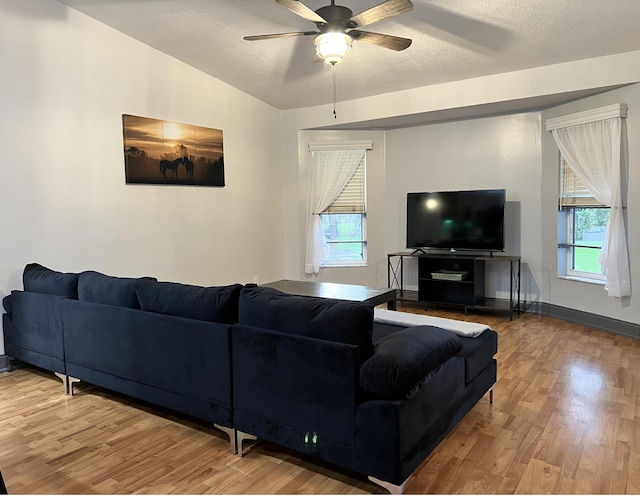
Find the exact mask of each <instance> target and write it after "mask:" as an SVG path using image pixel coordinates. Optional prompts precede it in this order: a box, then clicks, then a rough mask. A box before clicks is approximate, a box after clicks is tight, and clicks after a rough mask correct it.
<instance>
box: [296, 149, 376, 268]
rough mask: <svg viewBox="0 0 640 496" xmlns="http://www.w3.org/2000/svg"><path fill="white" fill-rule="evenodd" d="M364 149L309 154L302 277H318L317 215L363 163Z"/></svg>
mask: <svg viewBox="0 0 640 496" xmlns="http://www.w3.org/2000/svg"><path fill="white" fill-rule="evenodd" d="M365 153H366V150H365V149H355V150H354V149H349V150H326V151H317V150H316V151H312V152H311V163H310V167H309V181H308V188H307V245H306V256H305V264H304V272H305V274H317V273H318V272H320V265H321V264H322V263H323V262H324V245H323V243H322V221H321V219H320V214H321V213H322V212H323V211H324V210H325V209H326V208H327V207H328V206H329V205H331V204H332V203H333V201H334V200H335V199H336V198H337V197H338V195H339V194H340V192H341V191H342V190H343V189H344V187H345V186H346V185H347V183H348V182H349V179H351V176H353V174H354V173H355V171H356V169H357V168H358V165H360V162H362V160H363V159H364V156H365Z"/></svg>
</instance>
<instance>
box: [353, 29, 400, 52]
mask: <svg viewBox="0 0 640 496" xmlns="http://www.w3.org/2000/svg"><path fill="white" fill-rule="evenodd" d="M348 34H349V36H351V37H352V38H353V39H354V40H358V41H364V42H365V43H371V44H372V45H378V46H381V47H383V48H388V49H390V50H395V51H396V52H399V51H401V50H404V49H405V48H409V46H411V40H410V39H409V38H400V37H399V36H391V35H389V34H380V33H371V32H369V31H360V30H358V29H352V30H351V31H349V33H348Z"/></svg>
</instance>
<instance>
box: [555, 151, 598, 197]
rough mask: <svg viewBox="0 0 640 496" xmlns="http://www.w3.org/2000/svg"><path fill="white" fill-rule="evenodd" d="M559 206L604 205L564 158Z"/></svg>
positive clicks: (561, 165)
mask: <svg viewBox="0 0 640 496" xmlns="http://www.w3.org/2000/svg"><path fill="white" fill-rule="evenodd" d="M559 207H560V208H565V207H604V205H603V204H602V203H600V202H599V201H598V200H596V199H595V198H594V196H593V194H592V193H591V191H589V189H588V188H587V187H586V186H585V185H584V184H583V182H582V181H581V180H580V178H579V177H578V176H576V174H575V172H573V170H571V167H569V164H567V161H566V160H565V159H564V158H563V159H561V164H560V201H559Z"/></svg>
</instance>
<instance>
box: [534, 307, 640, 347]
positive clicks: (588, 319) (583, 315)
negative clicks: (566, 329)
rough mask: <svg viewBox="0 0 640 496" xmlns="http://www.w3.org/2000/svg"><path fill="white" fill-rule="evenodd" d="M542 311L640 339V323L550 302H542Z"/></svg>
mask: <svg viewBox="0 0 640 496" xmlns="http://www.w3.org/2000/svg"><path fill="white" fill-rule="evenodd" d="M540 313H541V314H542V315H548V316H549V317H555V318H557V319H560V320H566V321H567V322H575V323H576V324H582V325H585V326H588V327H594V328H596V329H600V330H601V331H607V332H611V333H613V334H619V335H621V336H627V337H630V338H635V339H640V325H638V324H633V323H631V322H626V321H624V320H618V319H612V318H611V317H605V316H603V315H597V314H595V313H589V312H583V311H581V310H574V309H572V308H565V307H559V306H557V305H551V304H549V303H540Z"/></svg>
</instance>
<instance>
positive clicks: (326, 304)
mask: <svg viewBox="0 0 640 496" xmlns="http://www.w3.org/2000/svg"><path fill="white" fill-rule="evenodd" d="M238 322H240V323H241V324H246V325H250V326H254V327H262V328H265V329H270V330H273V331H278V332H283V333H286V334H297V335H301V336H307V337H311V338H317V339H324V340H327V341H335V342H338V343H345V344H354V345H358V346H363V347H364V348H365V353H367V354H368V352H369V351H370V350H371V348H372V345H371V332H372V329H373V306H372V305H371V304H370V303H365V302H356V301H344V300H333V299H329V298H315V297H311V296H296V295H289V294H286V293H283V292H281V291H278V290H277V289H273V288H261V287H257V286H246V287H244V288H243V289H242V291H241V292H240V303H239V309H238Z"/></svg>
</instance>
